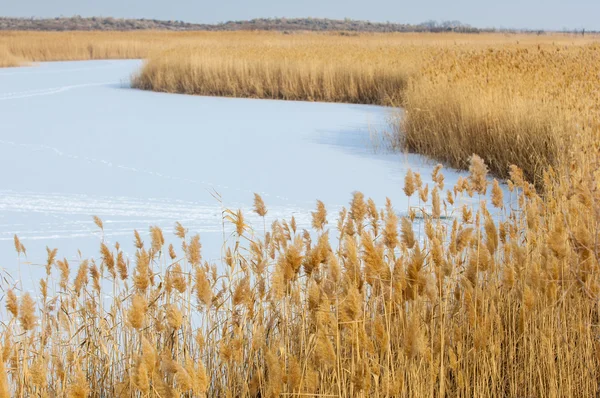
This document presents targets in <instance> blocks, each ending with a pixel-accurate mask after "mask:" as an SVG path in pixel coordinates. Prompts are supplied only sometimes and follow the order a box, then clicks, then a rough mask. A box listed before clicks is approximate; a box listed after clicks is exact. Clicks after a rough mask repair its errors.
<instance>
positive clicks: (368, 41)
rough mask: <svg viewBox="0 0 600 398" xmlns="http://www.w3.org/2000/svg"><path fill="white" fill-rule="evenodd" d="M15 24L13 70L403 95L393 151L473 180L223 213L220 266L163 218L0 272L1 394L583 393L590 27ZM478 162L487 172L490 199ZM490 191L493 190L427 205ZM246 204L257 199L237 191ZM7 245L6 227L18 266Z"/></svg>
mask: <svg viewBox="0 0 600 398" xmlns="http://www.w3.org/2000/svg"><path fill="white" fill-rule="evenodd" d="M20 35H21V36H20ZM28 35H29V34H21V33H14V34H13V35H12V36H8V39H7V37H6V36H3V37H2V38H0V48H3V46H5V47H6V48H7V49H8V50H7V51H8V52H7V53H6V54H12V55H13V56H15V57H17V58H20V59H23V60H27V61H41V60H48V59H74V58H77V57H78V56H81V58H82V59H89V58H99V57H100V55H98V56H96V55H95V54H96V51H99V52H98V54H103V55H104V56H106V57H114V58H119V57H129V56H131V57H138V56H143V57H146V56H148V57H149V60H148V61H147V63H146V65H145V66H144V68H143V69H142V71H141V72H140V74H139V75H138V76H137V77H136V78H135V79H134V84H135V85H136V86H138V87H141V88H145V89H153V90H157V91H169V92H181V93H190V94H211V95H232V96H233V95H235V96H251V97H268V98H283V99H305V100H328V101H345V102H365V103H375V104H388V105H389V104H400V105H402V106H404V107H405V109H406V111H407V115H406V117H405V118H404V120H403V121H402V122H401V123H402V124H401V125H399V126H398V129H399V132H401V133H402V135H400V134H399V135H398V137H399V140H400V141H399V142H398V145H401V146H403V147H405V148H408V149H410V150H414V151H417V152H420V153H423V154H426V155H429V156H431V157H433V158H437V159H440V160H442V161H444V162H446V163H448V164H449V165H452V166H458V167H462V168H468V169H469V171H470V177H469V178H468V179H464V180H461V181H460V182H459V183H458V184H457V186H455V187H449V186H445V185H444V180H443V177H442V172H441V171H438V172H437V173H434V175H433V176H432V179H433V181H435V185H434V186H425V185H424V184H423V183H422V182H421V181H422V176H419V175H417V174H415V173H412V172H410V173H408V174H407V175H406V177H405V182H404V191H405V193H406V194H407V195H408V196H409V197H411V203H412V204H414V206H415V207H411V208H408V209H394V208H393V206H392V204H391V203H387V204H386V205H385V208H383V209H379V208H377V207H376V205H375V204H374V203H373V202H372V201H370V200H368V199H366V198H365V197H364V196H363V195H362V194H360V193H355V194H354V195H353V196H352V198H351V202H350V205H349V207H348V210H343V211H342V212H341V213H340V214H333V215H332V214H327V211H326V209H325V208H324V206H322V204H321V203H320V202H317V204H318V205H317V209H316V210H315V212H314V213H313V223H312V224H313V229H312V231H310V232H308V231H300V230H298V229H297V228H296V224H295V221H294V220H293V219H292V220H287V221H284V220H281V221H278V222H275V223H273V224H272V225H271V226H270V227H269V228H268V229H267V228H264V227H263V225H259V226H256V225H254V226H251V225H248V223H247V222H246V221H245V219H244V214H242V213H241V212H235V211H226V212H225V213H224V214H223V220H224V222H225V223H231V224H233V227H234V229H235V233H234V234H233V240H232V241H231V242H230V244H229V245H228V246H226V247H224V255H223V265H222V267H220V268H217V265H216V264H209V263H207V262H205V261H203V260H202V255H201V253H202V251H201V245H200V239H199V237H198V236H197V235H194V234H193V231H187V230H185V228H184V227H182V226H180V225H177V226H176V227H175V231H174V234H175V236H176V237H177V239H178V240H179V243H178V244H176V245H175V246H172V245H169V242H170V241H171V237H172V236H173V235H172V234H171V231H168V233H163V231H161V230H160V229H158V228H151V229H150V232H151V240H150V241H149V242H142V240H141V238H140V237H139V234H137V233H136V234H135V236H134V241H135V242H136V247H137V252H136V254H135V258H132V259H131V263H130V262H129V260H128V259H127V258H125V256H124V254H123V252H122V251H121V249H120V247H119V246H118V245H116V246H114V247H108V246H107V245H105V244H104V243H103V244H101V246H100V250H99V253H100V255H99V256H98V257H97V258H89V259H82V260H81V261H80V262H79V263H78V264H69V263H68V262H67V261H66V260H59V259H57V258H56V253H55V252H54V251H53V250H50V249H49V251H48V262H47V277H46V278H44V279H42V280H41V281H40V286H39V290H38V293H37V295H30V294H27V293H22V292H18V291H16V290H15V289H9V287H8V286H3V288H4V289H5V290H4V294H5V296H4V302H5V303H6V310H5V313H6V315H4V314H3V317H2V323H1V324H0V333H2V340H1V346H2V347H1V348H2V349H1V350H0V353H1V355H2V359H3V360H2V361H0V397H1V398H4V397H9V396H10V397H13V396H17V397H26V396H42V397H59V396H69V397H105V396H122V397H179V396H183V397H203V396H210V397H217V396H219V397H220V396H225V397H287V396H290V397H291V396H296V397H307V396H315V397H333V396H336V397H337V396H340V397H473V396H476V397H499V396H500V397H504V396H506V397H546V396H547V397H592V396H597V395H598V393H599V392H600V386H599V383H598V380H599V378H600V337H599V336H600V335H599V328H600V312H599V311H600V307H599V306H598V302H599V299H600V188H599V187H600V119H599V116H598V115H599V114H600V113H599V111H600V98H599V95H598V87H600V85H599V83H600V82H599V79H600V63H599V62H598V61H599V58H600V46H599V45H598V44H596V43H595V42H594V40H595V39H594V38H593V37H592V38H584V39H582V38H576V37H571V36H533V35H532V36H502V35H477V36H470V35H469V36H467V35H465V36H460V35H361V36H358V37H348V36H340V35H331V34H328V35H303V34H302V35H301V34H298V35H280V34H266V33H218V34H209V33H202V34H201V33H196V34H182V35H177V34H166V33H143V34H142V33H136V34H132V35H131V36H127V38H128V39H127V40H126V39H119V35H118V34H106V36H103V35H94V34H91V35H90V34H87V33H86V34H81V35H78V34H76V33H72V34H71V33H70V34H64V35H65V36H64V37H70V38H72V40H73V44H72V46H66V47H65V49H62V50H61V49H60V48H59V47H60V46H59V45H58V44H55V43H54V42H53V43H54V44H45V43H48V41H47V40H46V41H44V40H45V39H44V37H45V36H44V35H45V34H31V36H28ZM60 35H62V34H60ZM87 35H90V36H87ZM135 35H140V36H137V38H136V36H135ZM94 37H95V39H92V38H94ZM139 37H142V39H139ZM174 37H176V38H178V40H175V41H173V40H172V39H173V38H174ZM129 38H133V39H131V41H128V40H129ZM28 40H30V42H29V43H38V44H37V45H34V44H30V45H25V44H23V43H27V41H28ZM111 40H113V41H112V42H111ZM75 43H76V44H75ZM86 43H87V44H86ZM94 43H95V44H94ZM111 43H112V44H111ZM116 43H122V45H116ZM125 43H137V44H136V45H133V46H132V47H129V49H128V45H127V44H125ZM113 44H114V45H115V46H114V47H113V46H112V45H113ZM36 46H37V47H36ZM44 46H49V47H48V48H52V46H56V47H55V49H54V50H50V49H45V48H46V47H44ZM86 46H87V47H88V48H87V56H86ZM89 46H92V47H93V48H94V50H93V51H91V50H90V48H89ZM94 46H97V47H94ZM70 47H72V48H76V49H79V50H77V51H79V52H78V53H77V54H75V53H73V55H69V48H70ZM100 48H104V50H99V49H100ZM155 50H156V51H158V52H157V53H156V54H151V52H153V51H155ZM53 51H55V52H53ZM61 51H62V52H61ZM2 54H4V53H3V52H2V51H1V50H0V56H2ZM92 54H93V55H92ZM134 54H135V55H134ZM69 57H71V58H69ZM473 153H476V154H478V155H479V156H473V155H472V154H473ZM511 165H518V166H519V167H515V166H511ZM488 172H491V173H493V174H495V175H497V176H500V177H507V178H508V180H507V183H508V187H509V189H510V191H511V197H510V198H504V199H508V200H503V198H502V192H501V190H500V189H499V187H498V186H497V182H494V183H493V184H489V183H488V180H487V179H486V176H487V174H488ZM489 191H491V192H492V203H491V204H490V205H485V203H482V206H481V207H480V208H478V209H475V210H473V209H470V208H468V207H464V208H462V209H461V211H459V212H458V213H454V214H448V211H447V210H446V209H447V205H449V204H452V203H455V202H457V201H458V200H459V199H460V198H461V196H469V197H474V198H482V194H484V193H485V192H489ZM507 204H508V205H507ZM267 205H268V204H267ZM425 206H427V209H428V212H427V214H425V213H424V212H421V211H420V210H419V209H421V208H423V207H425ZM255 211H256V213H257V214H258V215H259V216H264V215H265V214H266V212H267V211H268V206H265V204H264V203H263V202H262V199H261V198H260V197H258V196H257V197H256V198H255ZM398 211H401V212H407V214H408V216H407V217H401V218H399V216H398V215H397V212H398ZM447 217H450V221H448V219H447ZM327 221H329V223H328V222H327ZM96 224H97V226H98V228H99V229H102V228H103V225H102V221H101V220H99V219H97V220H96ZM25 246H26V242H20V241H19V240H18V238H17V237H15V248H16V250H17V253H18V254H19V256H20V257H21V258H24V256H25V255H26V250H25Z"/></svg>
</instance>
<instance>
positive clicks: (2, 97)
mask: <svg viewBox="0 0 600 398" xmlns="http://www.w3.org/2000/svg"><path fill="white" fill-rule="evenodd" d="M115 84H120V82H104V83H86V84H73V85H69V86H61V87H51V88H45V89H38V90H27V91H18V92H12V93H0V101H8V100H14V99H21V98H31V97H41V96H45V95H54V94H60V93H64V92H65V91H69V90H74V89H79V88H86V87H101V86H109V85H115Z"/></svg>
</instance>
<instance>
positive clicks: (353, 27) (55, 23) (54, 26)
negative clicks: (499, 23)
mask: <svg viewBox="0 0 600 398" xmlns="http://www.w3.org/2000/svg"><path fill="white" fill-rule="evenodd" d="M0 30H33V31H71V30H84V31H91V30H97V31H133V30H172V31H200V30H203V31H235V30H269V31H281V32H293V31H317V32H326V31H345V32H451V31H454V32H465V33H478V32H480V31H481V30H479V29H475V28H473V27H471V26H469V25H465V24H462V23H460V22H458V21H448V22H442V23H437V22H435V21H429V22H425V23H422V24H418V25H409V24H398V23H381V22H369V21H356V20H351V19H345V20H334V19H323V18H260V19H252V20H249V21H229V22H225V23H219V24H212V25H211V24H192V23H186V22H183V21H161V20H156V19H119V18H111V17H107V18H105V17H92V18H82V17H79V16H75V17H70V18H64V17H60V18H50V19H38V18H6V17H0Z"/></svg>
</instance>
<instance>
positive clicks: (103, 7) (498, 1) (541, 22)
mask: <svg viewBox="0 0 600 398" xmlns="http://www.w3.org/2000/svg"><path fill="white" fill-rule="evenodd" d="M75 14H79V15H81V16H113V17H122V18H156V19H175V20H184V21H186V22H200V23H215V22H225V21H228V20H237V19H251V18H259V17H288V18H292V17H309V16H310V17H325V18H336V19H342V18H345V17H348V18H352V19H365V20H371V21H382V22H385V21H390V22H400V23H420V22H424V21H426V20H431V19H433V20H438V21H442V20H459V21H461V22H463V23H468V24H471V25H473V26H477V27H506V28H531V29H558V30H560V29H562V28H569V29H582V28H585V29H588V30H590V29H595V30H600V0H423V1H419V0H412V1H407V0H294V1H289V0H218V1H214V0H212V1H206V0H168V1H164V0H0V15H2V16H18V17H55V16H60V15H63V16H72V15H75Z"/></svg>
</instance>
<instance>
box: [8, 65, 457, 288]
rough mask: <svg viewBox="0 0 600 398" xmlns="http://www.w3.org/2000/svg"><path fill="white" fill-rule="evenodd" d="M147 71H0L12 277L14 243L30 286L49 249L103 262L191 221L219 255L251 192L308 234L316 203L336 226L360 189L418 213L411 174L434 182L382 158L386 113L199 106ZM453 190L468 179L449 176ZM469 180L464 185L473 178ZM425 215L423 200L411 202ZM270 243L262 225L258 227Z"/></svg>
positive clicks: (312, 106)
mask: <svg viewBox="0 0 600 398" xmlns="http://www.w3.org/2000/svg"><path fill="white" fill-rule="evenodd" d="M140 65H141V62H140V61H85V62H57V63H46V64H40V65H37V66H33V67H27V68H9V69H0V167H1V169H2V174H1V177H0V267H1V268H3V269H5V270H7V271H8V272H10V273H11V274H12V275H13V276H17V275H18V262H17V256H16V253H15V250H14V246H13V235H14V234H17V235H18V236H19V237H20V238H21V240H22V242H23V244H24V245H25V247H26V248H27V253H28V257H27V259H26V260H22V261H27V262H29V263H31V264H34V265H33V266H27V267H23V269H22V273H21V275H22V278H23V282H24V284H28V283H32V282H34V281H37V279H38V277H39V275H38V272H41V268H40V269H39V271H38V268H37V265H38V264H43V263H44V262H45V256H46V250H45V247H46V246H49V247H50V248H54V247H56V248H58V249H59V258H62V257H66V258H67V259H69V260H70V261H76V259H77V258H78V257H77V250H78V249H80V250H81V252H82V254H83V256H84V257H90V256H94V257H98V245H99V239H100V234H99V233H98V228H97V227H96V226H95V225H94V223H93V221H92V216H93V215H97V216H99V217H101V218H102V219H103V220H104V224H105V238H106V239H107V240H108V241H109V242H110V243H113V244H114V243H115V242H117V241H119V242H120V243H121V244H122V246H124V247H125V249H126V251H127V252H129V254H133V252H132V240H133V234H132V233H133V229H138V230H139V231H140V232H141V233H144V235H146V233H147V231H148V227H149V226H151V225H158V226H160V227H163V228H164V229H165V235H166V237H167V239H168V240H172V237H173V235H172V234H171V232H172V231H173V225H174V223H175V221H180V222H181V223H182V224H183V225H184V226H186V227H187V228H189V229H190V232H192V233H196V232H198V233H200V236H201V241H202V243H203V254H204V257H205V258H206V259H216V258H218V257H219V253H220V249H221V245H222V240H223V233H222V228H221V204H219V202H218V201H217V200H216V199H215V198H214V197H213V194H211V192H213V191H216V192H218V193H219V194H220V195H221V197H222V201H223V205H224V206H225V207H227V208H231V209H238V208H241V209H243V210H244V211H245V212H246V214H247V216H249V219H250V220H251V221H252V220H257V219H256V218H253V217H251V215H250V210H251V208H252V201H253V193H254V192H258V193H260V194H261V195H263V198H264V200H265V202H266V204H267V207H268V209H269V214H268V217H269V219H271V220H272V219H274V218H288V219H289V218H290V217H291V216H292V215H295V217H296V219H297V221H298V224H299V226H300V227H301V228H308V227H309V226H310V211H311V210H314V208H315V200H316V199H320V200H322V201H324V202H325V204H326V205H327V209H328V211H329V219H330V226H331V227H333V226H334V225H335V224H334V223H333V219H334V216H335V214H336V213H337V211H339V209H340V208H341V207H342V206H345V205H347V204H348V203H349V201H350V199H351V193H352V192H353V191H362V192H363V193H364V194H365V196H366V197H372V198H373V199H374V200H375V201H376V203H377V205H378V206H380V207H383V205H384V204H385V198H386V196H387V197H390V198H391V199H392V202H393V204H394V207H395V208H396V209H397V210H398V211H399V212H402V211H406V209H407V198H406V197H405V195H404V193H403V192H402V186H403V180H404V175H405V173H406V170H407V169H408V168H409V167H410V168H412V169H413V171H417V172H420V173H421V174H422V176H423V181H424V182H425V183H429V185H430V188H431V187H432V185H433V184H432V182H431V176H430V174H431V170H432V168H433V165H435V163H434V162H430V161H427V160H426V159H425V158H423V157H420V156H415V155H400V154H389V153H377V151H375V150H374V146H373V145H372V144H371V135H372V134H374V133H377V132H380V131H382V130H384V129H386V128H387V127H388V120H389V117H390V116H391V112H392V111H393V110H391V109H389V108H382V107H375V106H361V105H348V104H325V103H308V102H284V101H270V100H251V99H232V98H213V97H195V96H184V95H173V94H162V93H153V92H144V91H137V90H132V89H130V88H129V87H128V81H129V77H130V75H131V74H132V73H134V72H135V71H136V70H137V69H138V68H139V66H140ZM444 174H445V176H446V187H451V186H452V185H453V184H454V182H455V181H456V178H457V177H458V175H459V174H458V173H453V172H450V171H448V170H446V171H445V172H444ZM463 175H464V174H463ZM413 204H414V202H413ZM256 227H257V230H260V231H262V222H260V224H258V223H257V225H256Z"/></svg>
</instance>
